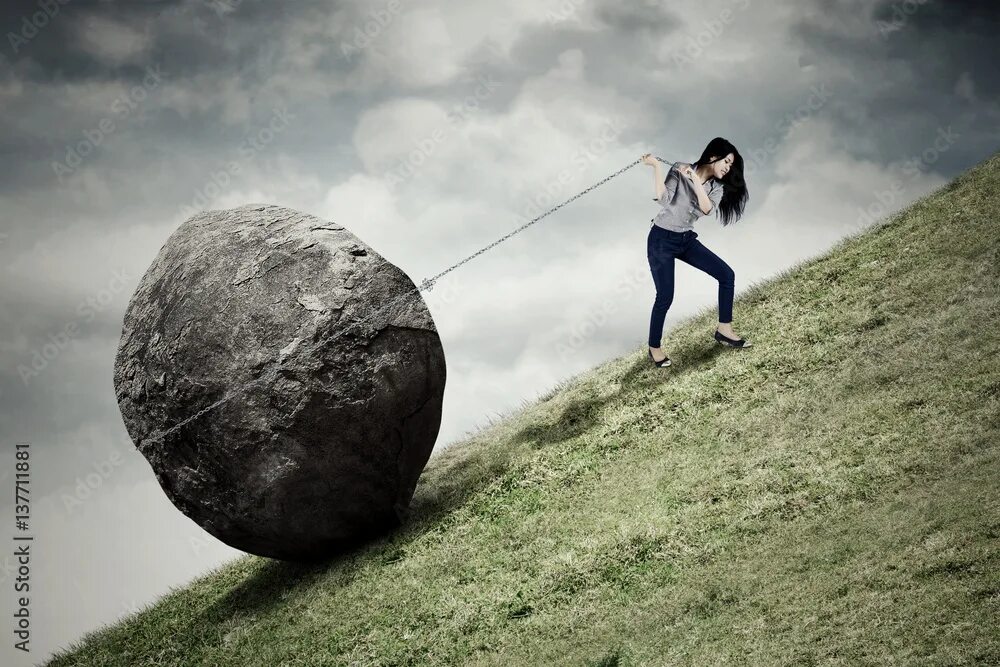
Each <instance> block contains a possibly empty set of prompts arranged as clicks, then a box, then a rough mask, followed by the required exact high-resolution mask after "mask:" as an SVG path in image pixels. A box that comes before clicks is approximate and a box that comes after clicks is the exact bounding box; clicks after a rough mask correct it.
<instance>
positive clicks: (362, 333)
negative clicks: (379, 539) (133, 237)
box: [114, 205, 446, 560]
mask: <svg viewBox="0 0 1000 667" xmlns="http://www.w3.org/2000/svg"><path fill="white" fill-rule="evenodd" d="M445 378H446V370H445V359H444V350H443V348H442V346H441V340H440V338H439V337H438V333H437V329H436V328H435V326H434V321H433V319H432V318H431V315H430V312H429V311H428V309H427V306H426V304H425V303H424V301H423V298H422V297H421V295H420V293H419V292H418V291H416V288H415V285H414V284H413V282H412V281H411V280H410V279H409V278H408V277H407V276H406V274H405V273H403V271H401V270H400V269H399V268H397V267H396V266H394V265H393V264H391V263H390V262H388V261H386V260H385V259H384V258H383V257H381V256H380V255H378V254H376V253H375V251H373V250H372V249H371V248H370V247H368V246H367V245H365V244H364V243H363V242H361V241H360V240H359V239H358V238H357V237H355V236H354V235H353V234H352V233H351V232H350V231H348V230H347V229H345V228H343V227H342V226H340V225H337V224H334V223H331V222H329V221H324V220H320V219H318V218H315V217H313V216H310V215H306V214H304V213H300V212H298V211H294V210H291V209H287V208H282V207H278V206H265V205H250V206H242V207H239V208H234V209H229V210H219V211H206V212H203V213H200V214H198V215H196V216H194V217H192V218H190V219H189V220H187V221H185V222H184V223H183V224H181V225H180V227H178V228H177V230H176V231H175V232H174V233H173V234H172V235H171V236H170V238H169V239H168V240H167V242H166V243H165V244H164V246H163V247H162V248H161V249H160V252H159V254H158V255H157V257H156V259H155V260H154V261H153V263H152V265H151V266H150V267H149V269H148V270H147V272H146V274H145V275H144V276H143V278H142V280H141V282H140V283H139V286H138V287H137V288H136V291H135V294H133V296H132V299H131V301H130V302H129V305H128V308H127V310H126V312H125V318H124V322H123V327H122V336H121V340H120V342H119V345H118V352H117V355H116V357H115V367H114V384H115V392H116V395H117V398H118V405H119V407H120V409H121V413H122V417H123V419H124V422H125V426H126V428H127V429H128V432H129V435H130V436H131V438H132V440H133V442H134V443H135V444H136V447H137V448H138V449H139V451H140V452H142V454H143V456H145V458H146V460H147V461H149V464H150V466H151V467H152V468H153V471H154V473H155V475H156V479H157V480H158V481H159V483H160V486H161V487H162V488H163V490H164V492H166V494H167V497H169V498H170V500H171V502H173V504H174V505H176V506H177V507H178V509H180V510H181V511H182V512H184V514H186V515H187V516H188V517H190V518H191V519H193V520H194V521H195V522H196V523H198V524H199V525H200V526H202V527H203V528H204V529H205V530H207V531H208V532H209V533H211V534H212V535H214V536H216V537H217V538H219V539H220V540H222V541H223V542H225V543H227V544H229V545H231V546H233V547H236V548H238V549H242V550H243V551H247V552H250V553H254V554H258V555H261V556H270V557H273V558H283V559H289V560H310V559H315V558H323V557H327V556H330V555H333V554H335V553H337V552H339V551H341V550H343V549H347V548H350V547H352V546H353V545H355V544H357V543H359V542H362V541H364V540H366V539H368V538H371V537H373V536H376V535H379V534H382V533H383V532H385V531H386V530H389V529H391V528H393V527H395V526H397V525H399V523H401V522H403V521H405V520H406V516H407V508H408V506H409V503H410V499H411V498H412V496H413V492H414V489H415V487H416V484H417V478H418V477H419V476H420V473H421V471H422V470H423V468H424V465H425V464H426V463H427V460H428V458H429V457H430V454H431V450H432V449H433V447H434V441H435V439H436V438H437V435H438V429H439V427H440V423H441V406H442V399H443V396H444V387H445ZM227 395H229V398H228V399H227V400H225V401H224V402H222V403H221V404H219V405H217V406H216V407H214V408H212V409H210V410H208V411H206V412H204V413H203V414H201V415H199V416H196V417H195V415H196V413H198V412H199V411H200V410H203V409H205V408H208V407H209V406H211V405H212V404H213V403H216V402H217V401H220V400H221V399H223V398H224V397H225V396H227ZM192 417H194V418H193V419H192ZM185 420H190V421H188V422H187V423H184V424H183V425H180V426H178V425H179V424H181V423H182V422H184V421H185Z"/></svg>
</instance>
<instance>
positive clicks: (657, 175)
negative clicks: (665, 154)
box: [653, 162, 667, 199]
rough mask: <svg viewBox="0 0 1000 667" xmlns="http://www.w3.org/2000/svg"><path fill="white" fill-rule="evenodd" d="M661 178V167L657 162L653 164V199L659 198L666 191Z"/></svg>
mask: <svg viewBox="0 0 1000 667" xmlns="http://www.w3.org/2000/svg"><path fill="white" fill-rule="evenodd" d="M663 181H664V178H663V167H661V166H660V163H659V162H657V163H656V164H654V165H653V190H654V191H655V192H656V196H655V197H653V199H659V198H660V197H662V196H663V193H664V192H665V191H666V189H667V186H666V185H664V182H663Z"/></svg>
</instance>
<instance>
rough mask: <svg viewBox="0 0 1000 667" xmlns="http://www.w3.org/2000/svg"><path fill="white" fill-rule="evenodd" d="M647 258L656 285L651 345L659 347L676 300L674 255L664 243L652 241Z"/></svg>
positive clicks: (650, 326) (650, 318)
mask: <svg viewBox="0 0 1000 667" xmlns="http://www.w3.org/2000/svg"><path fill="white" fill-rule="evenodd" d="M646 259H647V260H649V270H650V273H652V274H653V284H654V285H655V286H656V299H655V300H654V301H653V312H652V313H651V314H650V316H649V346H650V347H653V348H658V347H660V342H661V340H662V338H663V321H664V320H665V319H666V317H667V310H668V309H669V308H670V304H671V303H672V302H673V300H674V255H673V253H672V252H670V250H669V248H668V247H666V245H665V244H664V243H662V242H650V244H649V246H648V248H647V251H646Z"/></svg>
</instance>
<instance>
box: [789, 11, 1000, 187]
mask: <svg viewBox="0 0 1000 667" xmlns="http://www.w3.org/2000/svg"><path fill="white" fill-rule="evenodd" d="M807 7H808V6H807ZM998 28H1000V4H998V3H995V2H985V1H984V2H971V1H968V0H964V1H959V2H931V1H929V0H928V1H923V2H921V1H917V0H894V1H892V2H882V3H879V4H878V5H877V6H874V7H873V6H867V3H860V4H859V3H846V4H845V3H839V2H830V1H828V0H816V1H815V2H813V3H812V6H811V9H806V11H805V12H804V14H803V16H802V17H801V18H800V19H799V20H797V21H795V22H793V24H792V26H791V31H790V33H791V36H792V37H793V38H794V39H795V40H796V42H797V43H798V44H800V45H801V48H802V50H803V55H804V58H805V59H806V61H807V62H809V63H813V64H814V66H815V67H816V68H817V69H818V70H820V71H823V70H832V69H840V70H842V71H847V72H850V78H849V79H847V80H837V81H833V82H831V84H830V85H831V87H833V88H834V95H833V101H832V102H831V104H830V105H829V107H828V113H829V115H830V117H831V118H832V119H833V120H834V121H835V122H836V123H837V124H838V126H840V127H841V128H842V133H841V136H842V137H843V142H844V146H845V148H847V149H848V150H849V151H850V153H851V154H852V155H854V156H856V157H859V158H865V159H870V160H877V161H880V162H885V161H897V160H905V159H912V158H914V157H916V156H919V155H920V153H921V152H922V151H924V150H929V149H931V148H932V147H933V146H934V145H935V142H937V145H938V146H941V145H944V143H946V142H947V141H951V142H952V143H951V144H950V145H949V146H948V149H947V150H946V151H942V152H939V154H938V159H936V160H935V161H934V164H922V165H921V169H926V170H931V169H933V170H935V171H938V172H941V173H954V172H955V171H958V170H961V169H963V168H965V167H967V166H968V165H969V164H972V163H975V162H978V161H980V160H982V159H983V158H984V157H985V156H987V155H989V154H990V153H992V152H993V150H995V148H996V143H997V139H998V136H1000V135H998V133H997V129H996V128H997V121H998V120H1000V119H998V117H997V115H996V104H997V101H998V100H997V97H998V92H1000V71H998V70H997V68H996V65H995V62H996V53H997V49H996V47H995V46H994V44H995V40H996V34H997V31H998ZM834 66H836V67H834ZM963 82H964V83H963ZM963 85H964V86H966V87H968V88H969V89H970V90H972V91H973V92H974V95H975V98H974V99H970V98H968V97H967V96H963V95H962V94H958V93H959V91H961V90H962V87H963ZM979 103H985V104H984V105H982V106H981V105H980V104H979ZM886 119H892V120H891V122H885V120H886ZM944 136H947V137H948V139H947V140H945V139H942V137H944Z"/></svg>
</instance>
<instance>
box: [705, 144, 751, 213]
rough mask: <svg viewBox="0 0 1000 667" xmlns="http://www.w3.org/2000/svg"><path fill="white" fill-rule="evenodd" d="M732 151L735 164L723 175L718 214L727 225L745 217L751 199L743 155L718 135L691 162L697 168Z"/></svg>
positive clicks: (715, 160)
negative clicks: (695, 159)
mask: <svg viewBox="0 0 1000 667" xmlns="http://www.w3.org/2000/svg"><path fill="white" fill-rule="evenodd" d="M730 153H732V154H733V164H732V166H731V167H729V171H728V172H726V175H725V176H723V177H722V179H721V183H722V201H720V202H719V206H718V209H719V210H718V211H717V216H718V218H719V220H720V221H721V222H722V226H723V227H725V226H727V225H730V224H732V223H734V222H736V221H738V220H739V219H740V218H741V217H743V209H744V208H745V207H746V204H747V200H748V199H750V192H749V191H748V190H747V183H746V180H744V178H743V156H742V155H740V152H739V151H738V150H736V147H735V146H733V145H732V144H731V143H729V141H727V140H726V139H723V138H722V137H716V138H715V139H712V140H711V141H710V142H708V145H707V146H705V150H703V151H702V152H701V157H700V158H698V159H697V161H695V162H693V163H692V164H691V168H692V169H697V168H698V167H699V166H700V165H703V164H712V163H713V162H717V161H719V160H721V159H723V158H725V157H726V156H727V155H729V154H730Z"/></svg>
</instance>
